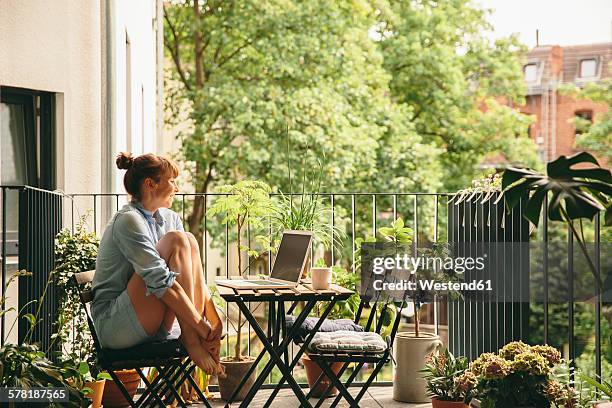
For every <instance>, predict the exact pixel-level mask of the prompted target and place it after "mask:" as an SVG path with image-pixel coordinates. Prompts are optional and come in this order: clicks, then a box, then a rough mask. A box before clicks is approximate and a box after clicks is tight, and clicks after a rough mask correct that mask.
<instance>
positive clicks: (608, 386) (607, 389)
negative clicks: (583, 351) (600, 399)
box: [580, 374, 612, 399]
mask: <svg viewBox="0 0 612 408" xmlns="http://www.w3.org/2000/svg"><path fill="white" fill-rule="evenodd" d="M580 378H581V379H582V380H583V381H585V382H586V383H587V384H589V385H590V386H592V387H594V388H596V389H597V390H599V391H600V392H601V393H602V394H603V395H605V396H606V397H607V398H608V399H612V382H610V381H606V380H603V379H602V380H601V382H599V381H597V380H596V379H595V378H592V377H589V376H588V375H584V374H581V375H580Z"/></svg>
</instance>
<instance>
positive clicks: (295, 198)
mask: <svg viewBox="0 0 612 408" xmlns="http://www.w3.org/2000/svg"><path fill="white" fill-rule="evenodd" d="M285 134H286V138H287V155H286V159H287V160H286V161H287V175H288V177H289V194H288V195H285V194H283V193H282V192H281V193H280V194H279V196H278V205H277V206H276V208H275V211H274V214H273V216H272V226H273V228H274V231H273V233H274V237H273V238H274V239H277V238H278V236H279V235H280V234H281V233H282V232H283V230H298V231H300V230H301V231H311V232H312V233H313V238H314V243H313V247H317V245H318V244H320V245H321V246H322V247H323V249H324V250H325V251H329V250H330V248H331V247H332V246H334V247H336V248H339V247H342V245H343V240H344V238H346V231H345V230H344V229H343V228H342V227H341V226H340V225H339V224H335V225H333V226H330V225H329V220H330V218H331V217H332V213H333V211H334V209H333V208H331V206H330V205H327V204H324V203H323V201H322V199H321V196H320V191H321V186H322V185H323V175H324V171H323V167H324V166H323V163H322V162H321V161H320V160H317V163H318V166H316V167H313V168H312V171H310V172H308V171H307V168H306V159H305V157H306V156H307V154H308V147H307V148H306V150H307V153H306V154H305V155H304V156H302V163H301V179H302V180H301V184H302V186H301V191H300V193H299V194H297V195H296V194H294V191H293V179H292V178H291V164H292V162H291V160H290V158H289V150H290V145H289V129H288V128H286V130H285ZM310 265H311V259H310V254H309V256H308V259H307V261H306V265H305V267H304V270H303V276H302V277H303V278H305V277H306V275H307V273H308V271H309V269H310Z"/></svg>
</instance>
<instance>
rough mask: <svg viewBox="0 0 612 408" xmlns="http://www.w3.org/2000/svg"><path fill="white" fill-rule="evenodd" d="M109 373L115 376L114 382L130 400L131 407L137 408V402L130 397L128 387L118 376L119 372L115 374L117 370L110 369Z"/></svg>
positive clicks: (127, 399) (126, 398) (128, 400)
mask: <svg viewBox="0 0 612 408" xmlns="http://www.w3.org/2000/svg"><path fill="white" fill-rule="evenodd" d="M108 373H109V374H110V376H111V377H112V378H113V382H114V383H115V385H116V386H117V388H119V391H121V394H123V396H124V397H125V400H126V401H127V402H128V404H130V407H132V408H136V407H137V406H136V403H135V402H134V400H133V399H132V397H130V394H129V393H128V391H127V389H126V388H125V386H124V385H123V383H122V382H121V380H120V379H119V377H117V374H115V372H114V371H113V370H112V369H111V370H108Z"/></svg>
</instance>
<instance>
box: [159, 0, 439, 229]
mask: <svg viewBox="0 0 612 408" xmlns="http://www.w3.org/2000/svg"><path fill="white" fill-rule="evenodd" d="M374 16H375V9H374V8H373V7H372V6H371V5H370V4H369V3H368V2H367V1H362V0H355V1H345V2H328V1H322V0H321V1H307V2H296V1H289V0H267V1H240V2H219V3H211V2H204V3H202V2H199V1H197V0H196V1H189V2H180V3H173V4H171V5H170V6H168V7H166V10H165V20H166V30H165V46H166V48H167V50H168V53H169V56H170V57H171V59H172V61H173V64H172V65H173V66H172V79H171V81H170V82H169V85H170V86H169V92H168V95H169V99H168V105H169V109H170V110H171V112H173V114H172V116H173V117H174V118H180V117H181V115H180V112H178V111H176V110H177V109H183V108H184V107H187V110H188V115H187V116H188V120H189V122H190V124H191V127H189V128H188V129H187V130H186V131H183V132H182V133H181V134H180V135H179V138H180V139H181V142H182V149H181V152H180V156H181V159H182V160H183V161H184V162H186V163H189V164H191V167H190V172H191V174H190V176H191V179H192V181H193V184H194V186H195V191H196V192H199V193H203V192H207V191H210V188H211V186H212V185H214V184H222V183H226V182H233V181H235V180H237V179H238V178H239V177H241V176H248V177H252V178H257V179H261V180H264V181H266V182H268V183H269V184H270V185H273V186H276V187H278V188H279V189H281V190H283V191H285V192H286V191H288V177H287V172H286V161H285V155H284V154H283V152H284V151H285V150H286V142H287V140H286V136H285V128H286V126H288V127H289V132H288V133H289V138H290V140H291V149H290V153H289V154H290V158H289V160H290V161H293V162H295V163H299V162H304V166H305V167H306V168H312V167H314V166H316V165H317V161H318V160H323V162H324V167H323V170H322V171H323V172H324V174H325V177H324V179H325V180H327V185H326V186H325V189H329V190H331V189H335V190H336V191H337V190H346V189H349V188H350V189H355V190H358V189H366V190H376V189H377V187H378V186H376V185H374V184H376V182H374V183H373V182H372V181H373V180H380V181H381V183H382V185H383V186H384V187H386V186H387V185H389V186H391V185H395V187H397V188H402V189H404V188H406V189H417V190H429V191H432V190H435V189H437V188H439V185H440V183H439V175H440V171H439V169H438V161H437V160H436V156H437V154H438V151H437V150H436V148H435V147H434V146H433V145H431V144H428V143H425V142H424V141H423V140H422V138H421V137H420V136H418V135H417V134H416V132H415V130H414V127H413V126H412V125H411V124H410V122H409V121H407V120H406V117H408V116H409V109H408V107H407V106H405V105H402V104H396V103H394V102H393V101H392V99H391V97H390V92H389V88H388V83H389V79H390V78H389V76H388V74H387V73H386V72H385V70H384V69H383V67H382V55H381V53H380V50H379V48H378V46H377V44H376V42H374V41H372V40H371V39H370V38H369V36H368V30H369V28H370V27H371V26H372V25H373V23H374V21H375V20H374ZM172 109H174V110H175V111H172ZM410 147H414V149H411V148H410ZM387 152H388V153H387ZM385 159H386V160H389V161H388V162H387V163H382V165H381V162H383V161H384V160H385ZM390 159H392V160H393V161H391V160H390ZM385 164H389V165H390V166H398V169H405V168H407V167H408V168H411V169H412V171H410V172H408V171H406V172H405V173H404V174H402V175H401V176H399V175H398V176H395V177H394V179H395V180H394V179H392V178H391V177H387V176H388V175H389V172H388V167H387V166H386V165H385ZM381 188H382V187H381ZM203 214H204V202H203V200H202V199H201V198H196V199H195V200H194V202H193V205H192V208H191V215H190V216H189V228H190V230H191V231H192V232H193V233H194V234H196V235H200V234H201V231H202V226H201V221H202V216H203Z"/></svg>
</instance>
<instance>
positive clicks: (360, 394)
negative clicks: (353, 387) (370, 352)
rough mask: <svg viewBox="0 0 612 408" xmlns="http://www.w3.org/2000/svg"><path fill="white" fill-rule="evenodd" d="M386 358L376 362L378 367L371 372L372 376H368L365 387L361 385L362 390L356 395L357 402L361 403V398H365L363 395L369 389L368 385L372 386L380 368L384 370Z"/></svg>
mask: <svg viewBox="0 0 612 408" xmlns="http://www.w3.org/2000/svg"><path fill="white" fill-rule="evenodd" d="M385 360H386V359H383V360H381V361H379V362H378V363H377V364H376V368H374V371H372V374H370V377H369V378H368V380H367V381H366V382H365V384H364V385H363V387H361V390H360V391H359V394H357V396H356V397H355V402H357V403H359V401H360V400H361V398H363V396H364V395H365V393H366V391H367V390H368V387H369V386H370V384H372V381H374V379H375V378H376V376H377V375H378V373H379V372H380V370H382V368H383V366H384V365H385V363H386V361H385Z"/></svg>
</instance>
